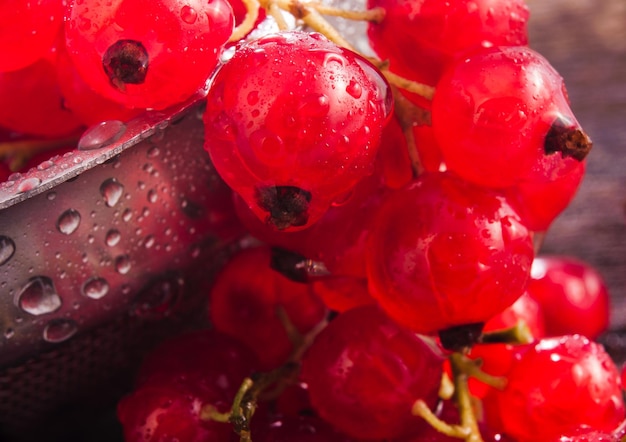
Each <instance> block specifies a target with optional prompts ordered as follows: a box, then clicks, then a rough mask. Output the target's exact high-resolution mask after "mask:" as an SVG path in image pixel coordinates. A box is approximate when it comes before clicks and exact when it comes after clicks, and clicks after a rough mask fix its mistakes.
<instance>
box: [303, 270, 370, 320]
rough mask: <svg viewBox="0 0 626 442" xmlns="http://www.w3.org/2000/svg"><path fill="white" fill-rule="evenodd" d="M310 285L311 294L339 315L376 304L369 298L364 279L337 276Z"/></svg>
mask: <svg viewBox="0 0 626 442" xmlns="http://www.w3.org/2000/svg"><path fill="white" fill-rule="evenodd" d="M311 284H312V286H311V287H312V289H313V293H315V294H316V295H317V296H319V297H320V299H321V300H322V301H323V302H324V304H325V305H326V307H328V309H329V310H333V311H335V312H339V313H341V312H345V311H346V310H350V309H353V308H355V307H359V306H361V305H369V304H374V303H375V302H376V301H374V299H373V298H372V297H371V296H370V293H369V290H368V288H367V279H365V278H354V277H350V276H339V277H331V278H324V279H321V280H319V281H314V282H313V283H311Z"/></svg>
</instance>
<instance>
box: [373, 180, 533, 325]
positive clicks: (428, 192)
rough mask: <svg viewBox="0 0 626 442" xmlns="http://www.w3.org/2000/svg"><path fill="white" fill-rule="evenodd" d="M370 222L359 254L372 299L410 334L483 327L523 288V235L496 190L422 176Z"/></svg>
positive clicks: (527, 259) (526, 241) (528, 257)
mask: <svg viewBox="0 0 626 442" xmlns="http://www.w3.org/2000/svg"><path fill="white" fill-rule="evenodd" d="M375 217H376V218H375V220H374V224H373V227H372V229H371V231H370V234H369V243H368V247H367V250H366V258H367V267H368V273H369V283H370V291H371V294H372V296H373V297H374V298H375V299H376V300H377V301H378V302H379V304H380V305H381V306H382V307H383V309H384V310H385V311H386V312H387V313H388V314H389V315H390V316H391V317H392V318H393V319H394V320H395V321H397V322H398V323H400V324H403V325H404V326H406V327H409V328H411V329H412V330H414V331H416V332H419V333H432V332H436V331H438V330H442V329H446V328H449V327H453V326H458V325H464V324H470V323H479V322H485V321H487V320H488V319H489V318H491V317H492V316H494V315H495V314H497V313H498V312H500V311H502V310H503V309H504V308H506V307H508V306H509V305H511V304H512V303H513V302H515V300H516V299H517V298H518V297H519V296H521V294H522V292H523V291H524V289H525V287H526V283H527V280H528V277H529V274H530V265H531V262H532V258H533V250H532V242H531V239H530V234H529V232H528V230H527V229H526V227H524V225H523V224H521V222H520V219H519V216H518V215H517V213H516V212H515V211H514V210H513V209H512V208H511V207H510V206H509V204H508V203H507V202H506V201H505V199H504V198H503V197H502V196H500V195H499V194H497V193H495V192H492V191H489V190H486V189H482V188H478V187H474V186H472V185H470V184H469V183H466V182H464V181H462V180H460V179H459V178H457V177H455V176H454V175H452V174H450V173H426V174H423V175H421V176H420V177H419V178H418V179H417V180H416V181H415V182H413V184H411V185H410V186H408V187H405V188H404V189H401V190H398V191H395V192H394V193H393V194H391V195H390V196H389V198H387V200H386V201H385V202H384V203H383V204H382V205H381V207H380V208H379V210H378V212H377V213H376V214H375Z"/></svg>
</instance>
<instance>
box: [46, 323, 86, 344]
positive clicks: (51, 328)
mask: <svg viewBox="0 0 626 442" xmlns="http://www.w3.org/2000/svg"><path fill="white" fill-rule="evenodd" d="M77 331H78V325H77V324H76V322H75V321H73V320H71V319H53V320H52V321H50V322H49V323H48V325H46V328H44V330H43V339H44V340H45V341H46V342H50V343H52V344H57V343H59V342H63V341H67V340H68V339H69V338H71V337H72V336H74V334H75V333H76V332H77Z"/></svg>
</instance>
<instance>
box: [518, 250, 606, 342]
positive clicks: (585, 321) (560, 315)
mask: <svg viewBox="0 0 626 442" xmlns="http://www.w3.org/2000/svg"><path fill="white" fill-rule="evenodd" d="M528 293H529V294H530V296H532V297H533V298H534V299H536V300H537V302H538V303H539V305H540V306H541V310H542V311H543V314H544V318H545V324H546V332H547V333H548V335H550V336H560V335H563V334H574V333H578V334H581V335H584V336H587V337H588V338H590V339H595V338H597V337H598V336H600V334H602V333H603V332H604V331H606V329H607V328H608V325H609V314H610V297H609V292H608V289H607V286H606V283H605V282H604V279H603V278H602V276H601V275H600V274H599V273H598V271H597V270H596V269H594V268H593V267H592V266H591V265H589V264H587V263H585V262H583V261H581V260H579V259H577V258H574V257H566V256H541V257H537V258H535V260H534V261H533V265H532V269H531V279H530V281H529V283H528Z"/></svg>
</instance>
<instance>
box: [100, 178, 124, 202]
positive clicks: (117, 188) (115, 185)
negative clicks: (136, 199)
mask: <svg viewBox="0 0 626 442" xmlns="http://www.w3.org/2000/svg"><path fill="white" fill-rule="evenodd" d="M123 193H124V186H123V185H122V184H121V183H120V182H119V181H117V180H116V179H115V178H109V179H108V180H106V181H104V182H103V183H102V184H101V185H100V194H101V195H102V196H103V197H104V202H105V203H106V205H107V206H109V207H114V206H115V205H116V204H117V203H118V201H119V200H120V198H121V197H122V194H123Z"/></svg>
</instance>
